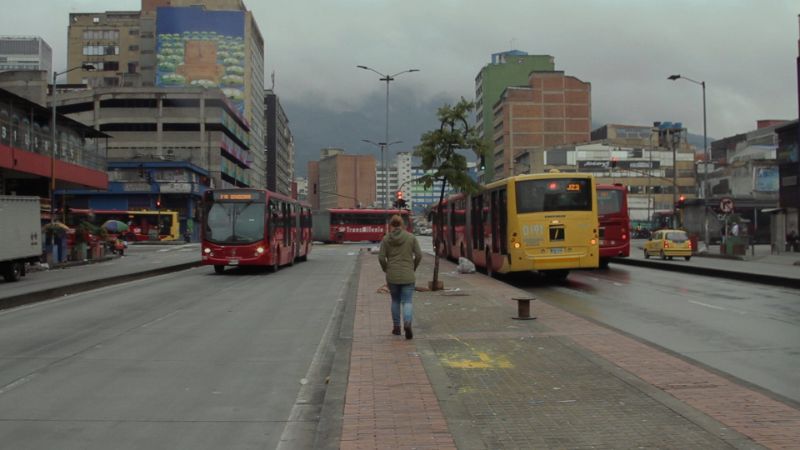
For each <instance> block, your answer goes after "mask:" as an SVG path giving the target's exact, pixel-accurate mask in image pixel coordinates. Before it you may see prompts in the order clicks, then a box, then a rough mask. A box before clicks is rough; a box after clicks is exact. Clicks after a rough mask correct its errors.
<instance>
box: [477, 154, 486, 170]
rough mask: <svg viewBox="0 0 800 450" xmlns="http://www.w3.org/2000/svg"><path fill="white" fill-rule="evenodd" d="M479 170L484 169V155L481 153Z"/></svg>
mask: <svg viewBox="0 0 800 450" xmlns="http://www.w3.org/2000/svg"><path fill="white" fill-rule="evenodd" d="M479 169H480V170H486V157H485V156H483V155H481V163H480V166H479Z"/></svg>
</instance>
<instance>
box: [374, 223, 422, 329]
mask: <svg viewBox="0 0 800 450" xmlns="http://www.w3.org/2000/svg"><path fill="white" fill-rule="evenodd" d="M421 261H422V250H421V249H420V247H419V242H417V238H416V237H414V235H413V234H411V233H409V232H408V231H406V230H404V229H403V218H402V217H400V215H398V214H395V215H394V216H392V218H391V219H390V220H389V232H388V233H387V234H386V235H385V236H384V237H383V241H381V250H380V254H379V255H378V262H380V264H381V269H383V271H384V272H385V273H386V286H387V287H388V288H389V293H390V294H391V296H392V325H393V327H392V334H395V335H399V334H400V313H401V309H402V313H403V329H404V330H405V334H406V339H411V338H413V337H414V332H413V331H412V329H411V324H412V321H413V320H412V319H413V308H412V304H411V301H412V299H413V297H414V290H415V288H416V276H415V274H414V272H415V271H416V270H417V267H418V266H419V263H420V262H421Z"/></svg>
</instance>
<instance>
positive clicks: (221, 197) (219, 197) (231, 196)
mask: <svg viewBox="0 0 800 450" xmlns="http://www.w3.org/2000/svg"><path fill="white" fill-rule="evenodd" d="M261 199H262V195H261V193H260V192H252V191H251V192H214V200H215V201H223V202H224V201H228V202H252V201H259V200H261Z"/></svg>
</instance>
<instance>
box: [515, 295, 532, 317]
mask: <svg viewBox="0 0 800 450" xmlns="http://www.w3.org/2000/svg"><path fill="white" fill-rule="evenodd" d="M511 300H515V301H516V302H517V317H512V319H514V320H533V319H535V318H536V317H531V300H536V297H512V298H511Z"/></svg>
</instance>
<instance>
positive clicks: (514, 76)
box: [475, 50, 555, 180]
mask: <svg viewBox="0 0 800 450" xmlns="http://www.w3.org/2000/svg"><path fill="white" fill-rule="evenodd" d="M553 70H555V60H554V58H553V57H552V56H550V55H528V54H527V53H526V52H522V51H519V50H510V51H507V52H501V53H494V54H492V62H491V63H490V64H487V65H485V66H483V68H481V70H480V72H479V73H478V75H477V76H476V77H475V111H476V115H477V117H476V125H475V126H476V128H477V130H478V133H479V134H480V136H481V138H483V139H484V140H487V141H489V142H488V144H489V148H490V150H491V148H492V144H493V141H492V139H493V138H494V106H495V103H497V102H498V101H499V100H500V96H501V95H502V94H503V92H504V91H505V89H506V88H507V87H510V86H528V78H529V76H530V74H531V72H533V71H538V72H543V71H553ZM494 167H495V155H494V153H493V152H491V151H489V154H487V155H486V169H485V173H484V179H485V180H493V179H495V178H496V177H495V174H494Z"/></svg>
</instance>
